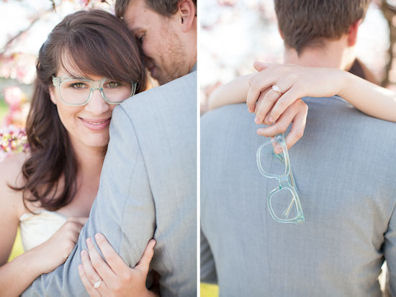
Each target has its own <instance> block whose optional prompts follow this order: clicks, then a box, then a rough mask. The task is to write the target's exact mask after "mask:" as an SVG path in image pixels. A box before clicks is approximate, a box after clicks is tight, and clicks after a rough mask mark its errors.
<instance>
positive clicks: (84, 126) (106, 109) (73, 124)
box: [50, 61, 130, 149]
mask: <svg viewBox="0 0 396 297" xmlns="http://www.w3.org/2000/svg"><path fill="white" fill-rule="evenodd" d="M64 64H65V67H66V68H67V69H68V70H69V71H70V72H71V74H72V75H71V74H70V72H67V71H66V70H65V69H64V68H62V67H61V68H60V69H59V71H58V72H57V74H56V76H57V77H60V78H62V79H63V78H67V79H69V78H71V77H72V76H73V77H79V78H82V77H83V75H81V74H80V73H79V72H77V71H73V67H72V65H70V64H69V65H68V63H67V61H65V63H64ZM85 79H89V80H92V81H100V80H101V79H103V77H101V76H95V75H90V76H89V77H85ZM113 85H114V83H112V84H111V85H110V86H111V87H112V86H113ZM61 88H63V89H61ZM65 88H69V89H71V90H72V92H77V93H78V92H80V91H82V92H84V93H87V89H88V90H89V84H88V83H87V82H86V81H84V80H83V79H81V82H79V79H76V80H74V79H73V81H67V83H64V84H63V87H59V88H58V87H50V95H51V100H52V102H53V103H54V104H56V106H57V109H58V114H59V118H60V120H61V122H62V124H63V125H64V126H65V128H66V130H67V132H68V134H69V137H70V139H71V141H72V144H73V146H74V147H75V149H77V148H78V147H81V146H84V147H92V148H101V149H103V148H105V147H106V146H107V144H108V142H109V125H110V119H111V114H112V111H113V109H114V107H115V104H109V103H107V102H106V101H105V100H104V99H103V97H102V95H101V93H100V92H99V90H93V91H92V94H91V97H90V100H89V101H88V103H87V104H85V105H82V106H70V105H68V104H66V103H65V102H64V101H73V100H75V98H74V97H73V98H71V97H67V96H70V95H68V94H70V93H66V92H64V91H62V90H64V89H65ZM84 88H85V90H84ZM88 92H89V91H88ZM65 94H66V95H65ZM72 94H73V93H72ZM129 95H130V94H127V95H125V94H121V96H123V98H122V99H126V98H128V97H129ZM61 96H63V97H62V98H61ZM124 97H125V98H124Z"/></svg>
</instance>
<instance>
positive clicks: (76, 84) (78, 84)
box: [69, 82, 87, 89]
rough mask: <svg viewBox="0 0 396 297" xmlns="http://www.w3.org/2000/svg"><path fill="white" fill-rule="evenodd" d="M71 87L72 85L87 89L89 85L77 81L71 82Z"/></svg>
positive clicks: (75, 87) (76, 87)
mask: <svg viewBox="0 0 396 297" xmlns="http://www.w3.org/2000/svg"><path fill="white" fill-rule="evenodd" d="M69 87H71V88H73V89H85V88H86V87H87V85H86V84H85V83H82V82H75V83H71V84H70V85H69Z"/></svg>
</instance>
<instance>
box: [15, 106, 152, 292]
mask: <svg viewBox="0 0 396 297" xmlns="http://www.w3.org/2000/svg"><path fill="white" fill-rule="evenodd" d="M154 231H155V209H154V201H153V197H152V194H151V189H150V184H149V178H148V175H147V171H146V168H145V163H144V158H143V155H142V152H141V150H140V147H139V142H138V139H137V137H136V133H135V128H134V125H133V121H132V120H131V118H130V117H129V116H128V114H127V113H126V112H125V110H124V109H123V107H122V106H118V107H116V108H115V109H114V111H113V115H112V122H111V127H110V143H109V146H108V150H107V154H106V158H105V162H104V164H103V169H102V173H101V179H100V186H99V191H98V194H97V197H96V199H95V202H94V204H93V206H92V209H91V213H90V215H89V219H88V222H87V224H86V225H85V226H84V228H83V229H82V231H81V233H80V236H79V239H78V243H77V244H76V247H75V248H74V250H73V252H72V253H71V254H70V256H69V258H68V259H67V261H66V262H65V263H64V264H63V265H61V266H59V267H58V268H57V269H56V270H54V271H53V272H51V273H49V274H45V275H42V276H40V277H39V278H38V279H36V280H35V281H34V283H33V284H32V285H31V286H30V287H29V288H28V289H27V290H26V291H25V292H24V293H23V295H22V296H23V297H30V296H37V297H39V296H40V297H43V296H65V297H69V296H70V297H75V296H79V297H84V296H88V294H87V293H86V291H85V288H84V286H83V284H82V282H81V280H80V277H79V274H78V265H79V264H80V263H81V260H80V253H81V251H82V250H83V249H86V242H85V241H86V239H87V238H88V237H91V238H92V237H93V236H94V235H95V234H96V233H98V232H100V233H102V234H104V235H105V236H106V238H107V239H108V240H109V242H110V243H111V245H112V246H113V248H114V249H115V250H116V251H117V253H118V254H119V255H120V256H121V257H122V258H123V259H124V261H125V262H126V263H127V264H128V265H129V266H131V267H133V266H135V265H136V263H137V262H138V261H139V259H140V257H141V255H142V254H143V251H144V248H145V247H146V245H147V242H148V241H149V240H150V239H151V238H152V237H153V234H154Z"/></svg>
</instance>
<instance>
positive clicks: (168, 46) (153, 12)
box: [115, 0, 197, 84]
mask: <svg viewBox="0 0 396 297" xmlns="http://www.w3.org/2000/svg"><path fill="white" fill-rule="evenodd" d="M115 10H116V15H117V16H118V17H120V18H123V19H124V21H125V22H126V24H127V25H128V28H129V29H130V30H132V31H133V33H134V34H135V36H136V37H137V39H138V40H139V41H140V42H141V46H142V49H143V52H144V54H145V57H146V59H145V62H146V66H147V68H148V69H149V70H150V73H151V76H152V77H153V78H155V79H157V80H158V82H159V83H160V84H165V83H167V82H169V81H171V80H174V79H176V78H178V77H181V76H183V75H186V74H188V73H189V72H190V71H191V69H192V68H193V66H194V65H195V64H196V61H197V17H196V11H197V10H196V0H117V1H116V7H115Z"/></svg>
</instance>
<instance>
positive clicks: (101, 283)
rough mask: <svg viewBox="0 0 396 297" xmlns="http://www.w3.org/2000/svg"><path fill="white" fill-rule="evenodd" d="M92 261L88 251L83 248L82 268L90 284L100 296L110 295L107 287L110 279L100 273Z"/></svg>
mask: <svg viewBox="0 0 396 297" xmlns="http://www.w3.org/2000/svg"><path fill="white" fill-rule="evenodd" d="M91 261H92V260H91V259H90V256H89V254H88V252H87V251H85V250H83V251H82V252H81V263H82V269H83V271H84V274H85V276H86V278H87V280H88V282H89V284H90V286H91V287H92V288H93V289H94V290H95V291H96V292H98V293H99V296H109V289H108V287H107V282H109V281H108V280H105V279H103V278H102V277H101V276H100V275H99V273H97V271H96V270H95V268H94V266H93V265H92V262H91ZM80 277H81V276H80ZM91 290H92V289H91Z"/></svg>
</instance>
